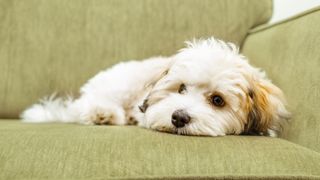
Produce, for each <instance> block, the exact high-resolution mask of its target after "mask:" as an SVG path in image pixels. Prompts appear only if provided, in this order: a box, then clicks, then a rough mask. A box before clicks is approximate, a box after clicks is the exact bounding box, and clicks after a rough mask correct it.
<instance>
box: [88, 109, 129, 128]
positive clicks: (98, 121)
mask: <svg viewBox="0 0 320 180" xmlns="http://www.w3.org/2000/svg"><path fill="white" fill-rule="evenodd" d="M82 119H83V120H82V121H83V124H94V125H123V124H125V118H124V112H123V111H122V110H121V109H117V108H115V107H113V108H103V107H93V108H90V109H89V110H88V111H87V112H85V113H84V114H82Z"/></svg>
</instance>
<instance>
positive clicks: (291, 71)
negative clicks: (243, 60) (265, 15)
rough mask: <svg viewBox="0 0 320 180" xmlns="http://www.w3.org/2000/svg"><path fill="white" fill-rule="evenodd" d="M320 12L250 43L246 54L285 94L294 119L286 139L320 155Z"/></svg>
mask: <svg viewBox="0 0 320 180" xmlns="http://www.w3.org/2000/svg"><path fill="white" fill-rule="evenodd" d="M319 22H320V8H318V9H314V10H311V11H309V12H307V13H305V14H304V15H299V16H297V17H295V18H293V19H291V20H287V21H284V22H282V23H279V24H277V25H274V26H272V27H266V28H262V29H261V28H260V29H258V30H256V31H254V32H252V33H251V35H250V36H249V37H248V38H247V39H246V41H245V44H244V47H243V52H244V54H245V55H246V56H248V57H249V59H250V60H251V62H252V63H253V64H255V65H257V66H258V67H262V68H263V69H265V70H266V72H267V73H268V74H269V76H270V78H271V79H272V80H273V81H274V82H275V84H277V85H279V86H280V87H281V88H282V89H283V90H284V92H285V94H286V96H287V99H288V104H289V105H290V110H291V112H292V113H293V118H292V121H291V123H290V124H289V126H288V131H287V132H286V133H285V134H284V138H286V139H288V140H290V141H292V142H295V143H298V144H301V145H303V146H306V147H309V148H311V149H313V150H316V151H318V152H320V109H319V107H320V53H319V45H320V23H319Z"/></svg>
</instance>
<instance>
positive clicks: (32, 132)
mask: <svg viewBox="0 0 320 180" xmlns="http://www.w3.org/2000/svg"><path fill="white" fill-rule="evenodd" d="M0 147H1V151H0V158H1V159H0V169H1V173H0V179H21V178H23V179H33V178H37V179H45V178H49V179H90V178H92V179H110V178H124V179H127V178H142V179H153V178H154V179H167V178H169V179H179V178H189V179H193V178H195V177H199V178H203V179H206V178H208V179H209V178H217V179H223V178H226V179H299V178H306V177H313V178H320V154H318V153H316V152H314V151H311V150H308V149H306V148H304V147H302V146H298V145H295V144H293V143H291V142H288V141H286V140H282V139H278V138H270V137H269V138H268V137H254V136H229V137H217V138H212V137H194V136H193V137H192V136H178V135H172V134H166V133H159V132H155V131H152V130H147V129H142V128H139V127H135V126H131V127H130V126H127V127H119V126H82V125H72V124H40V125H39V124H36V125H33V124H23V123H21V122H19V121H12V120H11V121H4V120H2V121H0Z"/></svg>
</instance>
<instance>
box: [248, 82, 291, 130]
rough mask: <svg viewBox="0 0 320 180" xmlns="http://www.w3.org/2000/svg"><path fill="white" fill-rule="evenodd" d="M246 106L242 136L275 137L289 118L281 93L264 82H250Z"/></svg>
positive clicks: (269, 83)
mask: <svg viewBox="0 0 320 180" xmlns="http://www.w3.org/2000/svg"><path fill="white" fill-rule="evenodd" d="M246 104H247V107H246V109H247V123H246V125H245V129H244V134H255V135H270V136H277V135H278V134H279V133H280V132H281V131H282V130H283V126H284V124H285V123H286V121H287V120H288V119H289V117H290V113H289V112H288V111H287V110H286V107H285V106H286V101H285V99H284V97H283V93H282V91H281V90H280V89H279V88H278V87H276V86H275V85H273V84H272V83H271V82H269V81H266V80H262V81H261V80H260V81H256V80H253V81H251V87H250V88H249V90H248V92H247V103H246Z"/></svg>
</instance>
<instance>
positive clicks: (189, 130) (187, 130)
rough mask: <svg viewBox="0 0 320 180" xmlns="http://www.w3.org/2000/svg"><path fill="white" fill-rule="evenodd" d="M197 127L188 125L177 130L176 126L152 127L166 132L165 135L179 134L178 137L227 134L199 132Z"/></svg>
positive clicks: (221, 134) (222, 134) (221, 133)
mask: <svg viewBox="0 0 320 180" xmlns="http://www.w3.org/2000/svg"><path fill="white" fill-rule="evenodd" d="M194 127H195V125H192V124H191V125H186V126H184V127H180V128H176V127H175V126H173V125H172V126H171V125H169V126H151V129H153V130H156V131H159V132H164V133H170V134H177V135H185V136H224V135H225V133H223V132H220V131H217V132H216V131H212V130H211V131H205V130H199V129H197V128H194Z"/></svg>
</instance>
